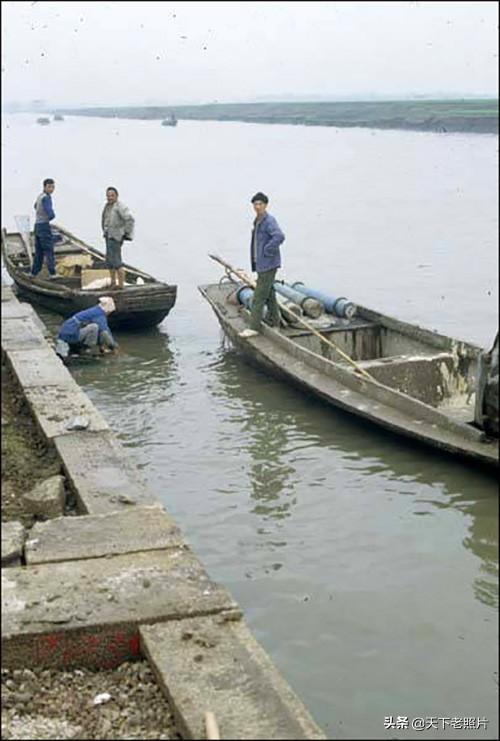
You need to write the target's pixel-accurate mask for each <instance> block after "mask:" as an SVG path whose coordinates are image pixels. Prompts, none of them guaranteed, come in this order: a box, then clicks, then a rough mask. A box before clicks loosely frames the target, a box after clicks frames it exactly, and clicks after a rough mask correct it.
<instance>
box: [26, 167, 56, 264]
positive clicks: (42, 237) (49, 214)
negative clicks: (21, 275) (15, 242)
mask: <svg viewBox="0 0 500 741" xmlns="http://www.w3.org/2000/svg"><path fill="white" fill-rule="evenodd" d="M55 187H56V184H55V183H54V181H53V180H52V178H45V180H44V181H43V191H42V192H41V193H40V195H39V196H38V198H37V199H36V201H35V207H34V208H35V259H34V260H33V265H32V267H31V275H32V277H35V275H38V273H39V272H40V270H41V269H42V266H43V261H44V259H45V260H46V262H47V269H48V271H49V278H55V277H56V263H55V258H54V238H53V236H52V231H51V229H50V222H51V221H52V219H55V218H56V215H55V213H54V209H53V207H52V193H53V192H54V189H55Z"/></svg>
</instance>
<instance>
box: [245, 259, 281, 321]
mask: <svg viewBox="0 0 500 741" xmlns="http://www.w3.org/2000/svg"><path fill="white" fill-rule="evenodd" d="M276 272H277V268H275V269H274V270H267V271H266V272H265V273H257V285H256V286H255V291H254V294H253V299H252V316H251V319H250V327H251V328H252V329H254V330H256V331H257V332H258V331H259V329H260V324H261V322H262V316H263V314H264V306H265V305H266V303H267V310H268V315H267V322H268V323H269V324H270V325H271V326H273V327H277V326H278V325H279V323H280V312H279V308H278V302H277V301H276V291H275V290H274V279H275V277H276Z"/></svg>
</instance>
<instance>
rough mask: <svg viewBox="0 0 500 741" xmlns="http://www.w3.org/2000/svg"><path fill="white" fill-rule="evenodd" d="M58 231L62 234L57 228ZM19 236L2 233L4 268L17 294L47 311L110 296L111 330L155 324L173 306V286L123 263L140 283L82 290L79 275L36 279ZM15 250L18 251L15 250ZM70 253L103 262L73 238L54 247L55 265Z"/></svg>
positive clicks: (67, 312)
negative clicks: (28, 267) (30, 270)
mask: <svg viewBox="0 0 500 741" xmlns="http://www.w3.org/2000/svg"><path fill="white" fill-rule="evenodd" d="M59 231H60V232H61V233H62V234H63V235H64V234H68V235H69V232H65V231H64V230H62V229H61V228H59ZM21 241H22V240H21V237H20V235H18V234H7V233H6V232H4V233H3V236H2V255H3V258H4V263H5V267H6V269H7V272H8V273H9V275H10V276H11V278H12V280H13V281H14V283H15V286H16V290H17V293H18V294H19V296H21V297H22V298H24V299H27V300H29V301H30V302H32V303H34V304H38V305H40V306H43V307H44V308H46V309H49V310H50V311H54V312H56V313H58V314H61V315H62V316H64V317H67V316H71V315H72V314H75V313H76V312H78V311H82V310H83V309H87V308H89V307H91V306H95V305H96V303H97V302H98V300H99V298H100V296H105V295H106V296H112V297H113V299H114V301H115V304H116V311H115V312H113V314H111V315H110V317H109V324H110V327H111V328H112V329H127V330H128V329H132V330H134V329H142V328H146V327H153V326H156V325H157V324H159V323H160V322H161V321H163V319H164V318H165V317H166V316H167V315H168V314H169V312H170V310H171V309H172V307H173V306H174V305H175V301H176V297H177V286H175V285H169V284H166V283H162V282H160V281H157V280H155V279H154V278H153V277H152V276H150V275H148V274H147V273H143V272H142V271H139V270H137V269H136V268H133V267H132V266H130V265H124V267H125V269H126V274H127V272H128V273H129V274H130V275H131V276H133V277H135V278H136V279H137V278H139V277H140V278H141V281H142V283H141V284H140V285H139V284H131V285H126V287H125V288H124V289H121V290H120V289H111V288H109V287H108V288H102V289H98V290H83V289H82V288H81V286H80V279H79V278H71V279H70V278H67V279H65V278H64V277H63V278H57V279H56V280H49V279H48V277H46V276H45V277H44V276H42V274H41V273H40V275H39V276H37V277H36V278H32V277H31V276H30V275H29V272H28V269H27V251H26V247H25V245H24V255H23V252H22V248H21V247H20V244H19V243H20V242H21ZM15 250H18V252H15ZM68 250H69V251H70V252H71V254H72V255H78V254H84V253H85V254H89V255H90V257H91V258H92V259H93V260H95V261H96V263H95V264H96V265H98V266H101V265H104V263H105V257H104V255H103V254H102V253H101V252H99V251H98V250H95V249H94V248H91V247H88V246H87V245H84V243H82V242H80V240H77V239H76V238H73V235H71V238H69V239H68V243H67V244H66V245H65V246H63V247H62V249H59V250H58V249H56V264H57V259H58V255H59V258H60V257H61V255H65V254H67V253H68Z"/></svg>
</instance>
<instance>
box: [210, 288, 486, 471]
mask: <svg viewBox="0 0 500 741" xmlns="http://www.w3.org/2000/svg"><path fill="white" fill-rule="evenodd" d="M199 290H200V292H201V294H202V295H203V296H204V298H206V299H207V301H208V302H209V304H210V305H211V307H212V309H213V310H214V312H215V314H216V316H217V318H218V320H219V323H220V324H221V327H222V329H223V330H224V332H225V333H226V335H227V336H228V337H229V339H230V340H231V342H232V344H233V345H234V347H235V348H236V349H237V350H238V351H239V352H241V354H242V355H243V356H244V357H245V359H246V360H247V361H249V362H251V363H252V364H254V365H257V366H258V367H260V368H263V369H264V370H265V371H267V372H268V373H270V374H272V375H273V376H275V377H278V378H280V379H282V380H286V381H287V382H289V383H292V384H293V385H294V386H296V387H298V388H300V389H301V390H303V391H305V392H306V393H308V394H311V395H314V396H316V397H318V398H319V399H321V400H323V401H325V402H327V403H328V404H330V405H333V406H335V407H338V408H340V409H342V410H344V411H346V412H348V413H350V414H354V415H356V416H357V417H359V418H361V419H363V420H364V421H368V422H370V423H371V424H374V425H378V426H381V427H383V428H385V429H386V430H389V431H391V432H393V433H396V434H398V435H402V436H405V437H407V438H411V439H412V440H414V441H418V442H419V443H422V444H424V445H427V446H432V447H434V448H437V449H439V450H441V451H443V452H446V453H448V454H451V455H453V456H455V457H457V458H460V459H463V460H464V461H468V462H474V463H475V464H479V465H481V466H486V467H493V468H494V467H498V440H489V439H488V438H486V437H485V435H484V433H482V432H481V431H480V430H478V429H477V428H476V427H474V426H473V425H472V424H471V422H472V420H473V412H474V403H473V400H472V399H471V400H470V403H469V404H467V406H466V408H462V407H458V406H457V407H456V408H454V407H453V406H449V407H446V406H440V405H439V403H438V397H439V395H440V393H441V392H440V391H439V392H438V389H435V390H433V389H431V385H432V384H434V385H437V386H439V384H436V379H441V376H440V375H439V374H443V375H444V377H445V378H451V375H452V373H453V366H454V365H456V366H457V368H459V367H460V366H461V365H464V364H465V363H467V364H468V365H469V366H470V369H471V370H473V366H474V364H475V361H476V358H477V357H478V355H479V353H480V348H477V347H475V346H473V345H469V344H467V343H461V342H459V341H456V340H452V339H451V338H447V337H445V336H443V335H438V334H436V333H433V332H428V331H427V330H423V329H421V328H420V327H413V326H412V325H407V324H405V323H403V322H399V321H398V320H395V319H392V318H390V317H385V316H383V315H381V314H378V313H377V312H373V311H371V310H368V309H363V308H362V307H359V310H358V318H357V319H356V320H355V321H349V320H340V321H341V322H343V324H340V326H339V327H338V328H337V329H336V337H337V340H338V341H339V342H341V340H342V339H343V336H345V337H349V335H353V338H352V342H351V345H350V347H347V348H344V349H345V350H346V351H347V350H348V351H349V353H350V356H351V357H353V358H354V359H358V362H359V364H360V365H361V366H362V367H364V368H365V369H366V370H367V371H368V370H369V372H370V374H371V375H373V380H370V379H366V378H365V377H364V376H360V375H358V374H357V373H355V372H353V370H352V369H351V368H350V367H349V366H348V365H347V364H343V363H340V362H333V361H332V359H331V358H327V357H324V356H322V355H321V353H315V352H311V350H309V349H308V348H307V346H305V345H306V344H307V342H309V341H310V338H309V337H307V332H304V331H302V332H301V331H300V330H295V331H294V330H283V329H281V330H276V329H273V328H271V327H268V326H266V325H263V329H262V332H261V333H259V335H258V336H257V337H253V338H249V339H245V338H241V337H240V336H239V332H240V331H241V330H242V329H244V328H245V327H246V326H248V322H247V318H248V312H247V311H246V310H245V309H243V307H240V306H236V305H235V304H234V300H233V301H231V300H229V301H228V298H229V297H230V294H231V293H232V292H234V287H232V288H231V287H230V286H228V284H225V285H224V284H222V285H219V284H214V285H208V286H200V287H199ZM337 321H338V320H337ZM344 328H345V329H344ZM391 328H392V329H391ZM391 331H392V332H393V333H394V337H393V338H392V339H391V340H390V342H391V343H392V345H391V348H392V349H396V348H397V347H398V346H399V344H400V343H401V342H402V340H401V337H406V338H407V342H408V348H409V349H410V352H411V353H414V356H413V357H411V356H405V355H400V356H392V357H390V358H389V357H387V358H379V359H378V360H372V361H370V360H369V359H365V360H364V361H363V360H362V359H359V356H361V358H362V357H363V355H365V356H366V355H368V357H369V356H370V355H372V354H373V353H374V348H375V347H376V345H377V343H379V340H380V337H379V338H378V339H377V338H376V337H375V335H376V334H377V332H378V333H379V334H380V333H381V334H384V333H385V334H388V333H389V332H391ZM396 335H400V336H399V337H397V336H396ZM325 336H326V332H325ZM297 338H298V339H299V340H300V341H301V342H303V343H305V345H304V344H303V345H300V344H298V342H297ZM294 339H295V341H294ZM337 340H334V341H337ZM318 342H319V341H318ZM425 343H429V344H428V347H429V349H428V351H427V354H426V355H425V354H423V353H422V356H421V357H420V356H419V355H415V353H416V352H417V350H416V348H417V347H418V345H419V344H421V345H422V347H424V346H425ZM450 351H452V352H450ZM453 353H456V358H455V356H454V355H453ZM357 356H358V357H357ZM411 373H413V375H414V376H415V377H414V378H412V377H411ZM377 374H378V375H379V379H377V377H376V375H377ZM417 375H420V377H419V378H417V377H416V376H417ZM457 377H458V376H457ZM388 379H390V382H391V384H393V385H392V387H391V386H389V385H387V384H386V383H384V381H386V380H388ZM402 379H403V380H402ZM441 382H442V381H441ZM442 383H443V382H442ZM450 383H451V382H450ZM452 383H455V381H453V382H452ZM398 386H399V387H401V386H403V387H405V388H409V389H410V390H411V393H412V396H410V395H409V394H408V393H404V392H402V391H400V390H398ZM425 394H427V396H428V397H429V398H430V399H431V401H432V404H429V403H425V402H424V401H423V400H422V399H419V395H420V396H421V397H422V398H423V397H424V395H425ZM467 415H469V416H467ZM465 419H467V420H468V421H464V420H465Z"/></svg>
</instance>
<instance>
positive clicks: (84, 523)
mask: <svg viewBox="0 0 500 741" xmlns="http://www.w3.org/2000/svg"><path fill="white" fill-rule="evenodd" d="M2 533H3V525H2ZM182 546H185V543H184V541H183V538H182V535H181V532H180V530H179V528H178V527H177V525H176V524H175V523H174V521H173V520H172V519H171V518H170V517H169V516H168V515H167V513H166V512H165V511H164V510H163V509H162V507H161V506H160V505H158V506H156V507H134V508H132V509H128V510H125V511H123V512H114V513H112V514H106V515H86V516H83V517H58V518H57V519H55V520H51V521H49V522H39V523H36V524H35V525H34V526H33V528H32V529H31V530H30V539H29V540H28V541H27V542H26V547H25V558H26V563H27V564H28V566H33V565H34V564H40V563H55V562H58V561H72V560H80V559H86V558H100V557H103V556H116V555H121V554H125V553H136V552H140V551H153V550H163V549H165V548H181V547H182Z"/></svg>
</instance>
